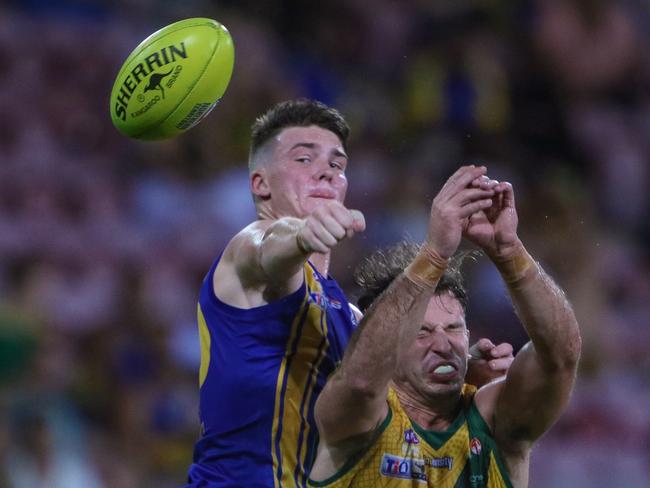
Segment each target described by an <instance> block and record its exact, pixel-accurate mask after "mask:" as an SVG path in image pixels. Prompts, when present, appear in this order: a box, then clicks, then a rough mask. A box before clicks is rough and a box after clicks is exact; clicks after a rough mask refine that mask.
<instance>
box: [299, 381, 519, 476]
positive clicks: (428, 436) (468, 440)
mask: <svg viewBox="0 0 650 488" xmlns="http://www.w3.org/2000/svg"><path fill="white" fill-rule="evenodd" d="M475 391H476V388H474V387H473V386H469V385H465V388H464V389H463V397H462V400H463V401H462V406H463V408H462V409H461V411H460V413H459V414H458V417H457V418H456V420H455V421H454V422H453V423H452V425H450V426H449V428H448V429H447V430H445V431H441V432H434V431H428V430H425V429H423V428H422V427H420V426H419V425H417V424H416V423H415V422H412V421H411V420H410V419H409V417H408V416H407V415H406V412H405V411H404V409H403V408H402V406H401V405H400V402H399V400H398V398H397V395H396V394H395V391H394V390H392V389H391V390H389V393H388V405H389V411H388V416H387V417H386V419H385V420H384V422H383V423H382V425H381V426H380V427H379V432H378V433H377V437H376V439H375V441H374V442H373V443H372V444H371V445H370V446H369V447H368V448H366V449H365V450H363V451H362V452H359V453H358V454H357V455H356V456H353V457H352V458H351V459H350V460H349V461H348V462H347V463H346V464H345V465H343V466H342V467H341V469H340V470H339V471H338V473H336V474H335V475H333V476H331V477H330V478H328V479H326V480H323V481H319V482H317V481H312V480H310V481H309V485H310V486H312V487H328V488H348V487H354V488H375V487H390V488H408V487H412V488H415V487H417V488H426V487H432V488H433V487H435V488H512V484H511V482H510V478H509V477H508V474H507V472H506V470H505V467H504V465H503V462H502V461H501V456H500V454H499V451H498V449H497V446H496V443H495V441H494V438H493V437H492V435H491V434H490V431H489V428H488V426H487V424H486V423H485V420H483V417H481V414H480V413H479V411H478V410H477V408H476V404H475V403H474V401H473V395H474V392H475Z"/></svg>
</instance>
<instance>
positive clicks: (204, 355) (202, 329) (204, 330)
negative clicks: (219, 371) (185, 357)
mask: <svg viewBox="0 0 650 488" xmlns="http://www.w3.org/2000/svg"><path fill="white" fill-rule="evenodd" d="M196 308H197V315H198V323H199V340H200V342H201V367H200V368H199V388H201V386H203V383H204V382H205V378H207V376H208V367H209V366H210V342H211V338H210V331H209V330H208V325H207V324H206V323H205V317H204V316H203V311H202V310H201V305H200V304H199V305H197V307H196Z"/></svg>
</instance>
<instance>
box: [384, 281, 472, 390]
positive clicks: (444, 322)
mask: <svg viewBox="0 0 650 488" xmlns="http://www.w3.org/2000/svg"><path fill="white" fill-rule="evenodd" d="M468 352H469V331H468V330H467V326H466V324H465V312H464V311H463V308H462V306H461V305H460V302H459V301H458V300H457V299H456V298H455V297H454V296H453V295H452V294H451V292H448V291H446V292H443V293H441V294H439V295H434V296H433V297H432V298H431V299H430V300H429V304H428V305H427V310H426V312H425V315H424V321H423V323H422V325H421V326H420V329H419V331H418V333H417V337H416V338H415V340H413V341H411V343H410V344H400V345H399V350H398V366H397V371H396V374H395V382H396V383H398V384H405V386H407V387H408V389H409V390H410V391H411V392H412V393H414V394H416V395H418V396H420V397H421V398H422V399H423V400H426V399H427V398H432V397H436V396H440V395H448V394H458V393H460V391H461V390H462V387H463V383H464V380H465V373H466V372H467V355H468Z"/></svg>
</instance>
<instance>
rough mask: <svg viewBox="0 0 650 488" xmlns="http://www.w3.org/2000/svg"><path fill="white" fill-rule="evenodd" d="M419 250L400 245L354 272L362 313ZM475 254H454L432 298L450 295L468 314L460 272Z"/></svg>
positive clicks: (375, 255) (405, 243) (374, 256)
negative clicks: (466, 261) (467, 260)
mask: <svg viewBox="0 0 650 488" xmlns="http://www.w3.org/2000/svg"><path fill="white" fill-rule="evenodd" d="M419 250H420V245H419V244H415V243H412V242H408V241H402V242H400V243H398V244H396V245H395V246H392V247H389V248H386V249H380V250H378V251H375V252H374V253H373V254H371V255H370V256H369V257H367V258H365V259H364V260H363V261H362V262H361V263H360V264H359V265H358V266H357V268H356V269H355V271H354V281H355V282H356V284H357V285H359V286H360V287H361V289H362V291H361V295H360V296H359V299H358V300H357V305H358V306H359V309H360V310H361V311H362V312H365V311H366V310H367V309H368V308H369V307H370V306H371V305H372V303H373V302H374V301H375V300H376V299H377V297H379V296H380V295H381V294H382V293H383V292H384V290H386V288H388V287H389V286H390V284H391V283H392V282H393V280H394V279H395V278H397V276H399V275H400V274H401V273H402V271H404V269H405V268H406V267H407V266H408V265H409V264H410V263H411V261H413V259H414V258H415V256H416V255H417V254H418V252H419ZM476 254H477V253H476V252H475V251H463V252H460V253H458V254H456V255H455V256H454V257H453V258H452V259H451V260H450V262H449V264H448V265H447V269H446V270H445V273H444V274H443V275H442V278H440V281H439V282H438V286H437V287H436V290H435V294H436V295H440V294H442V293H444V292H446V291H448V292H450V293H451V294H452V295H453V296H454V297H455V298H456V299H457V300H458V302H459V303H460V305H461V306H462V307H463V311H466V310H467V290H466V289H465V285H464V283H463V275H462V273H461V271H460V268H461V266H462V264H463V261H464V260H465V258H467V257H474V256H476Z"/></svg>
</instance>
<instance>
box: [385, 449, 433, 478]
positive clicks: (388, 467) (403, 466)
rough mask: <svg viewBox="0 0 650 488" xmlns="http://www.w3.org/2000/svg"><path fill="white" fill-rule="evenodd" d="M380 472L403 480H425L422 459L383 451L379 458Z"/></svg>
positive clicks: (425, 475) (425, 474)
mask: <svg viewBox="0 0 650 488" xmlns="http://www.w3.org/2000/svg"><path fill="white" fill-rule="evenodd" d="M380 472H381V474H382V475H383V476H387V477H390V478H399V479H403V480H417V481H422V482H425V483H426V481H427V473H426V470H425V464H424V460H422V459H413V458H403V457H400V456H393V455H392V454H388V453H384V455H383V457H382V458H381V469H380Z"/></svg>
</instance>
